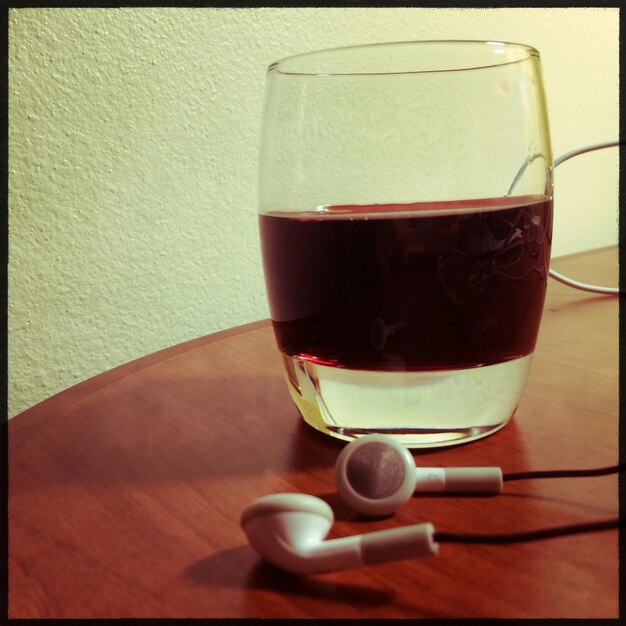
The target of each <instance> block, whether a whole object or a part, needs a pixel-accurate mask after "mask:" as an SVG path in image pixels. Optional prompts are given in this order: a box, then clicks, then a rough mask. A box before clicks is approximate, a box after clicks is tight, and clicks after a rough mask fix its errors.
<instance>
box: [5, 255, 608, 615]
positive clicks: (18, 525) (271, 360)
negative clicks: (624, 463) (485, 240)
mask: <svg viewBox="0 0 626 626" xmlns="http://www.w3.org/2000/svg"><path fill="white" fill-rule="evenodd" d="M553 264H554V267H555V268H557V269H558V270H559V271H563V272H570V273H572V272H578V273H579V274H578V276H577V278H579V279H581V280H598V281H600V282H603V283H606V284H609V283H611V282H612V283H613V284H616V281H617V262H616V251H615V250H614V249H605V250H600V251H596V252H593V253H585V254H580V255H575V256H573V257H570V258H564V259H560V260H556V261H554V263H553ZM617 328H618V299H617V298H615V297H603V296H598V295H593V294H587V293H583V292H580V291H577V290H574V289H571V288H568V287H566V286H564V285H561V284H558V283H556V282H554V281H550V284H549V291H548V298H547V301H546V307H545V313H544V317H543V321H542V327H541V331H540V336H539V340H538V344H537V349H536V352H535V356H534V361H533V366H532V370H531V375H530V379H529V381H528V385H527V387H526V390H525V393H524V396H523V399H522V402H521V404H520V406H519V408H518V410H517V412H516V414H515V416H514V418H513V419H512V420H511V422H510V423H509V424H508V425H507V426H506V427H505V428H504V429H502V430H501V431H500V432H498V433H496V434H494V435H492V436H491V437H488V438H486V439H483V440H481V441H478V442H475V443H471V444H467V445H464V446H459V447H451V448H447V449H438V450H437V451H432V452H421V453H419V454H418V453H416V454H415V457H416V461H417V462H418V463H420V462H422V463H428V464H441V465H450V466H452V465H479V464H488V465H500V466H502V468H503V469H504V470H505V471H522V470H529V469H545V468H560V467H595V466H605V465H608V464H612V463H616V462H617V455H618V430H617V428H618V418H617V410H618V404H617V402H618V389H617V385H618V351H617ZM342 446H343V444H342V443H341V442H339V441H336V440H334V439H331V438H329V437H326V436H324V435H321V434H319V433H317V432H316V431H314V430H313V429H311V428H310V427H308V426H307V425H305V424H304V423H303V422H302V420H301V419H300V418H299V415H298V413H297V411H296V409H295V407H294V405H293V403H292V402H291V400H290V398H289V395H288V392H287V389H286V386H285V383H284V381H283V378H282V372H281V365H280V361H279V358H278V355H277V353H276V350H275V346H274V340H273V335H272V330H271V327H270V326H269V323H268V322H267V321H262V322H256V323H254V324H251V325H247V326H243V327H239V328H236V329H232V330H230V331H225V332H223V333H216V334H215V335H210V336H207V337H203V338H199V339H197V340H194V341H191V342H188V343H186V344H182V345H181V346H175V347H173V348H170V349H168V350H164V351H162V352H159V353H156V354H154V355H151V356H148V357H145V358H143V359H139V360H137V361H134V362H132V363H129V364H126V365H124V366H122V367H119V368H116V369H115V370H111V371H110V372H106V373H104V374H102V375H100V376H97V377H95V378H93V379H90V380H88V381H85V382H84V383H81V384H80V385H77V386H76V387H73V388H71V389H68V390H66V391H64V392H62V393H61V394H58V395H57V396H54V397H52V398H50V399H48V400H46V401H45V402H43V403H41V404H39V405H37V406H35V407H33V408H32V409H29V410H28V411H26V412H24V413H22V414H21V415H19V416H17V417H15V418H13V419H12V420H11V421H10V422H9V502H8V505H9V563H8V565H9V616H10V617H12V618H89V617H100V618H107V617H109V618H118V617H281V618H286V617H292V618H325V617H331V618H332V617H341V618H363V617H375V618H407V617H416V618H425V617H500V618H523V617H527V618H528V617H529V618H538V617H575V618H602V617H606V618H614V617H617V615H618V550H617V539H618V537H617V532H615V531H607V532H599V533H594V534H589V535H585V536H577V537H576V536H575V537H563V538H559V539H552V540H547V541H541V542H535V543H526V544H516V545H510V546H486V545H483V546H477V545H475V546H467V545H456V544H442V545H441V547H440V555H439V556H438V557H431V558H427V559H423V560H416V561H404V562H401V563H393V564H386V565H379V566H375V567H370V568H361V569H355V570H351V571H347V572H336V573H331V574H323V575H317V576H309V577H304V576H294V575H291V574H288V573H285V572H282V571H280V570H278V569H276V568H274V567H273V566H271V565H268V564H267V563H264V562H262V561H261V560H260V559H259V558H258V557H257V555H256V554H255V553H254V552H253V550H252V549H251V548H250V547H249V546H248V545H247V544H246V541H245V537H244V535H243V532H242V531H241V529H240V526H239V516H240V514H241V512H242V510H243V509H244V507H245V506H246V505H247V504H248V503H249V502H251V501H252V500H253V499H255V498H257V497H259V496H261V495H264V494H267V493H273V492H282V491H286V492H306V493H312V494H315V495H319V496H321V497H323V498H324V499H326V500H327V501H328V502H329V503H330V504H331V506H332V507H333V508H334V510H335V514H336V518H337V519H336V523H335V525H334V527H333V529H332V530H331V537H339V536H345V535H349V534H354V533H361V532H368V531H370V530H376V529H382V528H391V527H395V526H397V525H399V524H409V523H414V522H418V521H425V520H427V521H431V522H432V523H433V524H434V525H435V528H436V529H437V530H439V531H455V532H509V531H521V530H528V529H533V528H539V527H544V526H557V525H562V524H567V523H574V522H583V521H591V520H596V519H604V518H609V517H615V516H616V515H617V511H618V504H617V503H618V501H617V478H616V477H615V476H605V477H599V478H585V479H576V480H574V479H558V480H535V481H519V482H515V483H506V484H505V492H504V493H503V494H502V495H500V496H497V497H482V498H472V497H459V496H416V497H414V498H413V499H412V500H411V501H410V502H409V503H408V504H407V505H406V506H405V507H403V508H402V509H401V510H400V511H398V512H397V513H396V514H395V515H394V516H391V517H388V518H384V519H376V520H366V519H365V518H362V517H360V516H358V515H357V514H354V513H352V512H351V511H349V510H348V509H347V508H346V507H345V506H344V505H342V504H341V502H340V501H339V500H338V498H337V495H336V493H335V488H334V484H333V478H332V473H333V465H334V461H335V458H336V456H337V454H338V452H339V450H340V449H341V448H342Z"/></svg>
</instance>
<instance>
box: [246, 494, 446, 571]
mask: <svg viewBox="0 0 626 626" xmlns="http://www.w3.org/2000/svg"><path fill="white" fill-rule="evenodd" d="M333 521H334V516H333V511H332V509H331V508H330V506H329V505H328V504H327V503H326V502H324V501H323V500H321V499H320V498H316V497H315V496H309V495H304V494H294V493H279V494H272V495H269V496H263V497H262V498H259V499H258V500H255V501H254V502H253V503H252V504H251V505H249V506H248V507H247V508H246V509H245V510H244V512H243V513H242V515H241V526H242V528H243V531H244V532H245V534H246V536H247V537H248V541H249V542H250V545H251V546H252V547H253V548H254V549H255V550H256V551H257V552H258V553H259V554H260V555H261V556H262V557H263V558H264V559H266V560H267V561H270V562H271V563H273V564H274V565H276V566H278V567H280V568H282V569H285V570H288V571H290V572H295V573H298V574H312V573H318V572H329V571H334V570H343V569H349V568H354V567H360V566H362V565H372V564H375V563H384V562H388V561H396V560H401V559H409V558H413V557H421V556H427V555H436V554H437V553H438V551H439V546H438V545H437V543H435V541H434V538H433V535H434V527H433V525H432V524H414V525H411V526H404V527H402V528H393V529H389V530H381V531H375V532H371V533H366V534H363V535H354V536H352V537H344V538H340V539H330V540H327V539H326V535H327V534H328V532H329V530H330V528H331V526H332V524H333Z"/></svg>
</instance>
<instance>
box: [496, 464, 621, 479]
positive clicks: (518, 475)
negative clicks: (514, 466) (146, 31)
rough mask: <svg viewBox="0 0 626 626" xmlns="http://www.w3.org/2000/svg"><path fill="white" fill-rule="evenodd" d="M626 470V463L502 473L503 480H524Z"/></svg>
mask: <svg viewBox="0 0 626 626" xmlns="http://www.w3.org/2000/svg"><path fill="white" fill-rule="evenodd" d="M624 470H626V463H620V464H619V465H611V466H610V467H598V468H595V469H574V470H572V469H570V470H539V471H534V472H511V473H505V474H502V480H503V481H504V480H523V479H526V478H572V477H576V476H605V475H607V474H618V473H619V472H623V471H624Z"/></svg>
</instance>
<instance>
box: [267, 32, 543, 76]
mask: <svg viewBox="0 0 626 626" xmlns="http://www.w3.org/2000/svg"><path fill="white" fill-rule="evenodd" d="M423 46H431V47H444V46H445V47H448V48H451V47H454V46H458V47H463V49H467V48H478V47H483V48H484V47H485V46H491V51H492V53H493V52H495V51H496V50H500V51H501V52H504V51H505V50H509V51H513V50H515V51H517V53H518V55H519V54H520V53H521V56H518V57H517V58H513V59H511V58H507V57H505V56H504V55H503V56H502V57H498V56H496V55H494V54H492V55H491V62H484V63H478V64H476V63H466V64H463V63H459V64H457V65H454V66H450V67H440V68H436V69H409V70H388V71H341V72H339V71H319V70H311V71H303V70H302V69H299V70H294V69H289V65H293V64H294V61H295V62H296V64H297V61H303V60H308V59H313V58H315V57H323V56H328V57H336V56H337V55H339V54H346V53H348V54H349V53H351V52H352V53H354V52H356V53H358V52H367V51H369V50H372V51H373V50H374V49H376V48H378V49H383V48H396V49H399V48H402V47H404V48H415V49H417V48H419V47H423ZM485 52H488V50H486V51H485ZM533 57H534V58H537V59H538V58H539V57H540V54H539V51H538V50H537V49H536V48H535V47H533V46H531V45H528V44H523V43H515V42H509V41H502V40H498V39H483V40H481V39H417V40H405V41H383V42H373V43H363V44H355V45H350V46H337V47H331V48H321V49H318V50H310V51H308V52H300V53H298V54H292V55H288V56H285V57H282V58H281V59H278V60H277V61H274V62H273V63H271V64H270V65H269V66H268V67H267V72H268V73H270V72H273V71H276V72H277V73H279V74H283V75H285V76H317V77H325V76H328V77H331V76H387V75H394V74H435V73H443V72H465V71H471V70H478V69H487V68H490V67H500V66H503V65H509V64H512V63H519V62H521V61H526V60H528V59H530V58H533ZM459 58H460V59H461V60H462V58H461V57H459Z"/></svg>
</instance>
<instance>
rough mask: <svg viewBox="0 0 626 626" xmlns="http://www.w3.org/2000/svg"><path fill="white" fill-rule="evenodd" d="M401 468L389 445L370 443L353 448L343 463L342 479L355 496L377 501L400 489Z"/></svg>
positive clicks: (402, 471)
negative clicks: (344, 471)
mask: <svg viewBox="0 0 626 626" xmlns="http://www.w3.org/2000/svg"><path fill="white" fill-rule="evenodd" d="M404 467H405V466H404V463H403V462H402V459H401V458H400V455H399V454H398V453H397V452H396V451H395V450H394V449H393V448H390V447H389V446H387V445H385V444H383V443H378V442H372V443H368V444H365V445H362V446H360V447H359V448H357V449H356V450H355V451H354V453H353V454H352V456H351V457H350V459H349V460H348V463H347V464H346V478H347V479H348V482H349V483H350V485H351V486H352V488H353V489H354V491H356V492H357V493H358V494H359V495H361V496H363V497H364V498H369V499H370V500H380V499H382V498H386V497H388V496H391V495H393V494H394V493H395V492H396V491H397V490H398V489H399V488H400V486H401V485H402V483H403V481H404V475H405V469H404Z"/></svg>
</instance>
